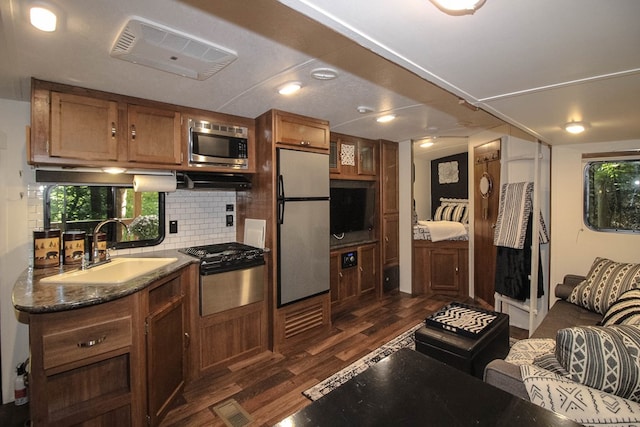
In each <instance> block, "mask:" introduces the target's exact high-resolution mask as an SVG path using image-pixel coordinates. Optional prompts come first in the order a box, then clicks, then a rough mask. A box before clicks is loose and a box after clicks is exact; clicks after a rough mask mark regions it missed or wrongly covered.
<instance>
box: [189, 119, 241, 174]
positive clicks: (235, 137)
mask: <svg viewBox="0 0 640 427" xmlns="http://www.w3.org/2000/svg"><path fill="white" fill-rule="evenodd" d="M188 125H189V164H190V165H192V166H198V165H201V166H223V167H229V168H232V169H246V168H248V167H249V159H248V149H247V139H248V136H249V129H248V128H246V127H242V126H232V125H225V124H221V123H214V122H208V121H204V120H195V119H189V121H188Z"/></svg>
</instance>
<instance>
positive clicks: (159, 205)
mask: <svg viewBox="0 0 640 427" xmlns="http://www.w3.org/2000/svg"><path fill="white" fill-rule="evenodd" d="M108 218H118V219H120V220H122V221H123V222H124V223H125V224H127V226H128V230H127V228H125V227H123V226H122V225H121V224H116V223H108V224H105V225H104V226H103V227H102V228H101V229H100V231H102V232H105V233H106V234H107V242H109V247H112V248H115V249H123V248H134V247H142V246H154V245H158V244H160V243H161V242H162V241H163V240H164V237H165V194H164V193H155V192H139V193H136V192H134V191H133V188H131V187H121V186H100V185H50V186H48V187H47V188H46V190H45V192H44V222H45V227H46V228H59V229H60V230H62V231H69V230H82V231H85V232H86V233H87V235H90V234H93V230H94V228H95V226H96V225H98V224H99V223H100V222H101V221H104V220H105V219H108Z"/></svg>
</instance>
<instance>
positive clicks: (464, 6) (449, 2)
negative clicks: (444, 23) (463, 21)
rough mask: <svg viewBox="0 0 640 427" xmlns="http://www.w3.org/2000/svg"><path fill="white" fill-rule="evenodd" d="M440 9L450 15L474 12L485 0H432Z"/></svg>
mask: <svg viewBox="0 0 640 427" xmlns="http://www.w3.org/2000/svg"><path fill="white" fill-rule="evenodd" d="M430 1H431V3H433V4H435V5H436V7H437V8H438V9H440V10H441V11H443V12H445V13H448V14H449V15H466V14H472V13H473V12H475V11H476V10H478V9H480V8H481V7H482V5H483V4H484V2H485V0H430Z"/></svg>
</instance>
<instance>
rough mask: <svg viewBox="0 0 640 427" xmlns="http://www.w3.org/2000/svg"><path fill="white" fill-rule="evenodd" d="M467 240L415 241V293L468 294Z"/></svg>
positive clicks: (459, 295) (413, 289)
mask: <svg viewBox="0 0 640 427" xmlns="http://www.w3.org/2000/svg"><path fill="white" fill-rule="evenodd" d="M468 261H469V244H468V242H467V241H441V242H431V241H429V240H414V241H413V280H412V293H413V294H414V295H420V294H440V295H449V296H457V297H466V296H468V294H469V293H468Z"/></svg>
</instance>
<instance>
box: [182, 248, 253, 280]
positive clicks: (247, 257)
mask: <svg viewBox="0 0 640 427" xmlns="http://www.w3.org/2000/svg"><path fill="white" fill-rule="evenodd" d="M178 251H180V252H182V253H185V254H187V255H191V256H193V257H196V258H199V259H200V274H211V273H215V272H218V271H219V270H225V271H228V270H232V269H240V268H246V267H251V266H254V265H260V264H264V251H263V250H262V249H260V248H256V247H254V246H249V245H245V244H242V243H237V242H230V243H217V244H212V245H202V246H192V247H189V248H184V249H178Z"/></svg>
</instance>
